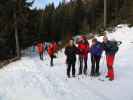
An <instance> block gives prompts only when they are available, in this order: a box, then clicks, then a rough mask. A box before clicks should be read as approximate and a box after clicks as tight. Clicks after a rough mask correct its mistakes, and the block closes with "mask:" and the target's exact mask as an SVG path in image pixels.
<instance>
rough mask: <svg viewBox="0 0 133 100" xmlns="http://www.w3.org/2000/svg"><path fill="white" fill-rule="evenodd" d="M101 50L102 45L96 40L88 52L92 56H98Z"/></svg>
mask: <svg viewBox="0 0 133 100" xmlns="http://www.w3.org/2000/svg"><path fill="white" fill-rule="evenodd" d="M102 52H103V46H102V43H100V42H97V43H96V44H95V45H92V46H91V48H90V53H91V55H93V56H98V57H100V56H101V55H102Z"/></svg>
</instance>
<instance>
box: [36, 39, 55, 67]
mask: <svg viewBox="0 0 133 100" xmlns="http://www.w3.org/2000/svg"><path fill="white" fill-rule="evenodd" d="M36 50H37V52H38V54H39V57H40V60H43V55H44V52H47V53H48V54H49V56H50V59H51V60H50V65H51V66H53V65H54V64H53V59H54V58H56V55H55V53H57V51H58V45H57V43H56V42H54V41H53V42H52V43H50V44H49V45H45V43H44V42H43V41H38V42H37V44H36Z"/></svg>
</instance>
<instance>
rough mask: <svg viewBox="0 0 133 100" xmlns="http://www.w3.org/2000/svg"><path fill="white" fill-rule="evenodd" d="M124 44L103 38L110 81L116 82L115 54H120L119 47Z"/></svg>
mask: <svg viewBox="0 0 133 100" xmlns="http://www.w3.org/2000/svg"><path fill="white" fill-rule="evenodd" d="M121 43H122V42H120V41H119V42H118V41H110V40H108V37H107V36H104V37H103V48H104V50H105V53H106V62H107V67H108V73H107V76H106V77H107V78H109V80H111V81H112V80H114V66H113V63H114V59H115V54H116V53H117V52H118V50H119V47H118V46H119V45H120V44H121Z"/></svg>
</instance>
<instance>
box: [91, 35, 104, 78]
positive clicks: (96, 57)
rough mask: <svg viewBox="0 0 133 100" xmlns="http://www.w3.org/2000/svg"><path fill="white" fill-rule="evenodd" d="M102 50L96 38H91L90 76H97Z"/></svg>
mask: <svg viewBox="0 0 133 100" xmlns="http://www.w3.org/2000/svg"><path fill="white" fill-rule="evenodd" d="M102 52H103V46H102V43H100V42H99V41H98V40H97V39H96V38H94V39H93V40H92V45H91V48H90V53H91V64H92V66H91V76H99V75H100V72H99V63H100V59H101V55H102Z"/></svg>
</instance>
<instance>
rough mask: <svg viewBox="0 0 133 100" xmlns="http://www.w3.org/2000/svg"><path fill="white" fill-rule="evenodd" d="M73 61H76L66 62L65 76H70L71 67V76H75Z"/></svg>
mask: <svg viewBox="0 0 133 100" xmlns="http://www.w3.org/2000/svg"><path fill="white" fill-rule="evenodd" d="M75 62H76V61H74V62H73V61H69V62H68V63H67V76H68V77H70V73H71V69H72V76H73V77H75Z"/></svg>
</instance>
